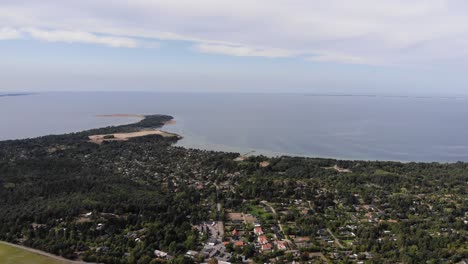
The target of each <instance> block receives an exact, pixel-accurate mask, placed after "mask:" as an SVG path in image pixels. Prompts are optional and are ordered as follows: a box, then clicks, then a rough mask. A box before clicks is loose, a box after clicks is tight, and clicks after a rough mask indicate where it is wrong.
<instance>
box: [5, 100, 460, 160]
mask: <svg viewBox="0 0 468 264" xmlns="http://www.w3.org/2000/svg"><path fill="white" fill-rule="evenodd" d="M101 114H168V115H172V116H174V118H175V120H176V124H174V125H168V126H166V127H164V128H163V130H166V131H170V132H174V133H177V134H180V135H181V136H183V137H184V138H183V139H182V140H181V141H179V143H177V145H180V146H184V147H189V148H201V149H209V150H221V151H234V152H240V153H247V152H250V151H255V153H256V154H265V155H270V156H276V155H293V156H308V157H324V158H339V159H352V160H392V161H405V162H407V161H424V162H432V161H435V162H456V161H468V136H467V131H468V122H467V120H468V99H465V98H457V97H414V96H377V95H359V96H357V95H320V94H247V93H156V92H79V93H78V92H76V93H72V92H70V93H65V92H63V93H61V92H50V93H37V94H31V95H25V96H3V97H0V124H2V125H1V127H0V140H8V139H22V138H30V137H37V136H43V135H49V134H61V133H68V132H75V131H81V130H86V129H90V128H96V127H102V126H109V125H118V124H125V123H131V122H133V121H135V119H132V118H117V117H98V116H97V115H101Z"/></svg>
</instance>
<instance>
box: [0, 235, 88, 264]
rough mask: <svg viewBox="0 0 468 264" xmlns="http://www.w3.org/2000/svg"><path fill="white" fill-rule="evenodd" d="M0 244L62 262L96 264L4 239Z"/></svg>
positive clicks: (68, 263)
mask: <svg viewBox="0 0 468 264" xmlns="http://www.w3.org/2000/svg"><path fill="white" fill-rule="evenodd" d="M0 244H3V245H7V246H10V247H15V248H19V249H22V250H26V251H28V252H31V253H34V254H38V255H41V256H44V257H48V258H52V259H55V260H59V261H62V262H64V263H66V264H96V263H92V262H84V261H81V260H71V259H66V258H64V257H61V256H57V255H54V254H51V253H48V252H45V251H42V250H39V249H34V248H30V247H27V246H23V245H18V244H13V243H10V242H6V241H0Z"/></svg>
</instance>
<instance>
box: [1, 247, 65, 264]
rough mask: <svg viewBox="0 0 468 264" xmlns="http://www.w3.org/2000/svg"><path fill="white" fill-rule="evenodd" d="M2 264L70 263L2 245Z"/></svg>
mask: <svg viewBox="0 0 468 264" xmlns="http://www.w3.org/2000/svg"><path fill="white" fill-rule="evenodd" d="M0 263H2V264H69V263H70V262H68V261H62V260H58V259H53V258H50V257H46V256H43V255H39V254H37V253H33V252H29V251H27V250H25V249H21V248H16V247H13V246H9V245H5V244H2V243H0Z"/></svg>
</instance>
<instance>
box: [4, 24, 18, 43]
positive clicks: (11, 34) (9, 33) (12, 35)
mask: <svg viewBox="0 0 468 264" xmlns="http://www.w3.org/2000/svg"><path fill="white" fill-rule="evenodd" d="M18 38H21V33H20V32H19V31H18V30H16V29H13V28H7V27H4V28H0V40H8V39H18Z"/></svg>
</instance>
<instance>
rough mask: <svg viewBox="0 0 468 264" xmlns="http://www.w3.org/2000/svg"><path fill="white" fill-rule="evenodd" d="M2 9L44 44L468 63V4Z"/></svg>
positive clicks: (269, 2) (297, 0)
mask: <svg viewBox="0 0 468 264" xmlns="http://www.w3.org/2000/svg"><path fill="white" fill-rule="evenodd" d="M0 7H1V8H0V25H5V26H7V27H9V28H16V29H18V28H35V29H36V31H34V32H29V33H30V34H31V36H32V37H34V38H38V39H42V40H46V41H65V42H82V43H94V44H102V45H107V46H113V47H135V46H139V45H140V43H141V39H144V41H155V40H183V41H188V42H191V43H192V44H193V46H194V50H196V51H199V52H204V53H216V54H225V55H232V56H261V57H269V58H283V57H289V56H301V57H303V58H306V59H308V60H314V61H331V62H342V63H366V64H367V63H371V64H374V63H376V62H378V63H379V64H380V63H382V64H389V63H390V64H397V63H399V64H406V63H420V64H423V63H425V62H427V61H436V60H440V59H444V58H458V59H459V60H462V59H463V60H466V59H468V46H466V45H462V44H461V43H467V42H468V11H466V10H468V4H467V3H466V1H460V0H411V1H408V0H378V1H376V0H354V1H349V0H327V1H310V0H257V1H251V0H198V1H193V0H132V1H127V0H101V1H94V0H69V1H63V0H42V1H34V0H3V1H2V3H1V4H0ZM44 29H52V30H44ZM0 36H1V35H0ZM323 50H326V51H327V52H325V53H323V52H322V51H323Z"/></svg>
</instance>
